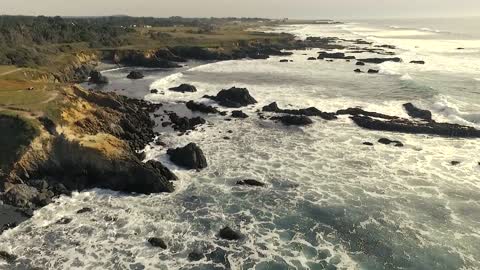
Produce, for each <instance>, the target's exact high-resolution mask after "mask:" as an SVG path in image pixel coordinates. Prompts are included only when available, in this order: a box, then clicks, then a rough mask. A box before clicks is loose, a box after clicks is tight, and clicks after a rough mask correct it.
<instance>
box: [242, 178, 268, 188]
mask: <svg viewBox="0 0 480 270" xmlns="http://www.w3.org/2000/svg"><path fill="white" fill-rule="evenodd" d="M237 185H240V186H254V187H264V186H265V184H264V183H262V182H260V181H257V180H254V179H245V180H241V181H237Z"/></svg>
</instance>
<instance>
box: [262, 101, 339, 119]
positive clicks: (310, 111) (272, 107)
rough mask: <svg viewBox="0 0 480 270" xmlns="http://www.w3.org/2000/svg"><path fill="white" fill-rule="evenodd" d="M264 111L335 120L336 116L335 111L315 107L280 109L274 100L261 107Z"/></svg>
mask: <svg viewBox="0 0 480 270" xmlns="http://www.w3.org/2000/svg"><path fill="white" fill-rule="evenodd" d="M262 111H264V112H275V113H285V114H291V115H305V116H319V117H321V118H323V119H325V120H335V119H337V116H336V115H335V113H328V112H322V111H320V110H319V109H317V108H315V107H309V108H306V109H296V110H293V109H280V108H279V107H278V105H277V103H276V102H273V103H270V104H269V105H267V106H264V107H263V108H262Z"/></svg>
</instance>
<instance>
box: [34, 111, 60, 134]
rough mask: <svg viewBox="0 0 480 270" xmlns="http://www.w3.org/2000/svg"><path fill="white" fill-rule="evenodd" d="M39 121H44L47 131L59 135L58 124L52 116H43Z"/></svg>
mask: <svg viewBox="0 0 480 270" xmlns="http://www.w3.org/2000/svg"><path fill="white" fill-rule="evenodd" d="M38 121H40V123H42V125H43V127H44V128H45V130H46V131H48V133H50V135H53V136H55V135H58V133H57V126H56V125H55V123H54V122H53V121H52V120H51V119H50V118H48V117H46V116H41V117H39V118H38Z"/></svg>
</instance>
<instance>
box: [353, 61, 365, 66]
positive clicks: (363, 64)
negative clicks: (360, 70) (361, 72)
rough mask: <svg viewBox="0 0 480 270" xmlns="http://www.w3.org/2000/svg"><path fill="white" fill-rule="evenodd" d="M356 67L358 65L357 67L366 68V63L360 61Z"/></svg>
mask: <svg viewBox="0 0 480 270" xmlns="http://www.w3.org/2000/svg"><path fill="white" fill-rule="evenodd" d="M355 65H357V66H365V63H364V62H361V61H358V62H357V63H356V64H355Z"/></svg>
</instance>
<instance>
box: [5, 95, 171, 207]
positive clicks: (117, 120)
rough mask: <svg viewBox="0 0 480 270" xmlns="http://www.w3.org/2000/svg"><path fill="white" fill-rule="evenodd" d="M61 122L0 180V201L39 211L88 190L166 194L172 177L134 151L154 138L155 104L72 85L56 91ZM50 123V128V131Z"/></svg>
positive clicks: (46, 131)
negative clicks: (0, 190)
mask: <svg viewBox="0 0 480 270" xmlns="http://www.w3.org/2000/svg"><path fill="white" fill-rule="evenodd" d="M61 95H62V96H63V100H62V101H61V102H63V103H64V104H65V106H64V107H63V109H62V114H61V115H62V116H61V120H60V121H58V122H57V123H51V122H48V121H43V124H44V128H42V130H41V132H40V134H39V135H38V136H37V137H35V139H34V140H33V141H32V142H31V143H30V145H29V146H28V149H27V150H26V151H25V153H24V154H23V155H22V156H21V157H20V158H19V159H18V160H17V161H16V162H15V163H14V165H13V169H12V170H11V171H10V172H8V176H7V177H6V179H5V180H4V181H3V182H4V183H3V190H5V192H4V194H3V195H2V199H3V200H4V201H5V202H6V203H9V204H13V205H17V206H21V207H32V208H34V207H38V206H43V205H45V204H47V203H48V202H49V200H50V199H51V198H52V197H53V196H55V195H58V194H64V193H67V194H68V193H69V192H70V191H73V190H84V189H89V188H95V187H98V188H106V189H111V190H116V191H125V192H136V193H144V194H150V193H158V192H171V191H173V185H172V183H171V182H170V181H171V180H175V179H176V176H175V175H174V174H173V173H171V172H170V171H169V170H168V169H167V168H166V167H164V166H163V165H162V164H161V163H159V162H154V161H150V162H148V163H143V162H142V161H141V160H140V158H141V157H140V155H139V154H137V153H136V150H140V149H143V147H144V146H145V144H147V143H148V142H150V141H151V140H152V138H153V137H154V136H155V134H154V132H153V126H154V122H153V121H152V120H151V119H150V116H149V113H150V112H153V111H154V110H155V109H156V106H155V105H152V104H149V103H147V102H145V101H141V100H134V99H129V98H126V97H123V96H118V95H116V94H112V93H95V92H89V91H86V90H84V89H82V88H79V87H76V86H72V87H66V88H64V89H63V90H62V92H61ZM52 124H53V125H54V127H53V128H52Z"/></svg>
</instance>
